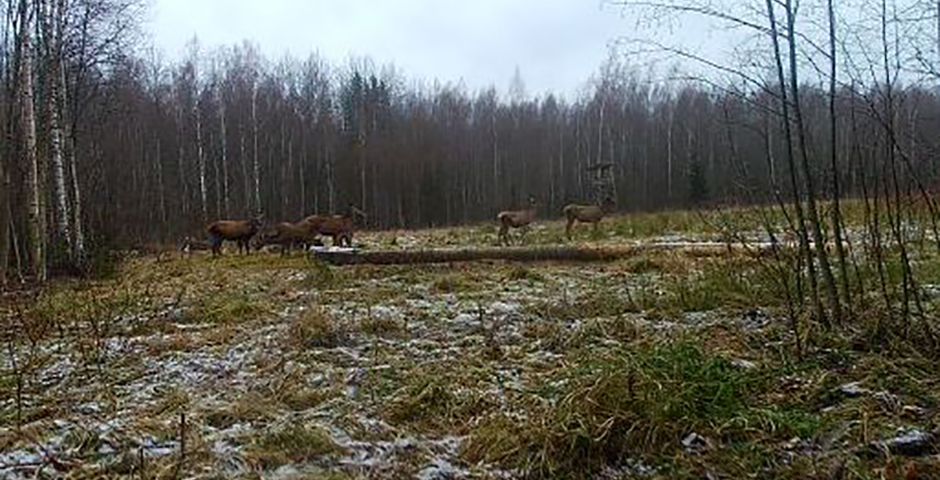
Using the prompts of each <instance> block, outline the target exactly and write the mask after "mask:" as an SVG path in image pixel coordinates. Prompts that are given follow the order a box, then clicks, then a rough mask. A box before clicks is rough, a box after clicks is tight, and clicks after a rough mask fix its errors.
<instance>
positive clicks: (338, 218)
mask: <svg viewBox="0 0 940 480" xmlns="http://www.w3.org/2000/svg"><path fill="white" fill-rule="evenodd" d="M365 219H366V214H365V212H363V211H362V210H359V209H358V208H356V207H355V206H353V205H350V206H349V212H348V213H347V214H345V215H310V216H309V217H307V218H305V219H303V221H302V223H304V224H306V228H307V229H308V230H309V231H310V232H311V233H312V234H320V235H327V236H329V237H331V238H332V239H333V246H339V247H341V246H343V243H345V244H346V246H347V247H352V237H353V231H354V230H355V228H356V224H357V223H360V224H361V223H363V222H365Z"/></svg>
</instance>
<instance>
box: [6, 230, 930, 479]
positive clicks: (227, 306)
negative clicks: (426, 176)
mask: <svg viewBox="0 0 940 480" xmlns="http://www.w3.org/2000/svg"><path fill="white" fill-rule="evenodd" d="M731 215H732V216H734V214H733V213H732V214H731ZM703 220H704V219H703V218H700V216H699V215H698V214H693V213H681V212H680V213H675V212H674V213H663V214H656V215H635V216H624V217H618V218H616V219H613V220H611V221H605V223H604V224H602V225H603V227H602V229H601V232H600V233H599V234H598V235H593V234H591V233H590V228H589V227H586V226H579V227H578V228H577V238H576V239H575V241H574V243H576V244H584V245H592V246H607V245H637V244H644V243H649V242H656V241H684V242H693V243H694V242H701V241H722V240H726V239H727V238H728V237H727V236H726V235H723V234H722V233H721V232H722V230H721V228H719V227H714V226H711V227H709V226H708V225H720V224H721V218H717V217H716V218H713V220H714V223H708V222H704V221H703ZM749 227H751V231H756V227H755V225H749ZM745 230H746V229H745ZM563 236H564V228H563V225H562V224H560V223H557V222H548V223H540V224H538V225H537V226H536V227H535V228H534V229H533V231H532V232H530V233H529V235H528V239H527V243H528V244H531V245H546V244H556V243H563V242H564V241H563ZM748 237H749V238H752V239H755V240H760V239H761V238H762V236H761V235H760V234H758V233H753V234H750V235H748ZM495 238H496V227H495V225H485V226H476V227H462V228H452V229H436V230H425V231H413V232H374V233H369V232H366V233H362V234H360V235H358V236H357V242H362V243H363V244H365V245H367V246H368V247H369V248H372V249H418V248H427V247H438V248H440V247H448V246H449V247H455V248H464V247H468V246H470V247H472V246H486V247H489V246H491V244H492V243H493V242H494V241H495ZM919 261H920V262H921V263H920V264H919V265H923V266H924V267H923V269H924V271H923V272H921V273H922V275H923V276H922V277H921V280H922V285H921V288H922V289H923V290H924V292H925V294H924V295H925V298H926V299H927V300H928V302H927V304H928V306H927V308H929V309H931V311H933V309H934V308H935V307H934V303H933V302H934V300H935V299H938V296H940V288H936V287H934V286H932V285H937V284H940V268H937V267H932V270H930V269H928V268H927V265H929V264H936V263H938V262H937V261H936V258H935V257H928V256H927V254H923V255H922V256H921V257H920V260H919ZM934 272H935V273H934ZM778 273H779V272H776V273H775V271H774V270H773V269H772V268H768V267H767V266H766V265H765V264H764V263H762V261H761V260H759V259H756V258H753V257H751V256H748V255H747V254H746V253H743V252H736V253H728V254H725V255H718V256H716V255H708V256H703V255H696V254H694V252H688V251H682V250H679V251H663V252H648V253H644V254H642V255H638V256H636V257H632V258H625V259H621V260H617V261H613V262H595V263H561V262H541V263H526V264H521V263H514V262H504V261H482V262H468V263H454V264H437V265H412V266H394V265H391V266H371V265H354V266H344V267H335V266H328V265H326V264H323V263H321V262H317V261H313V260H311V259H309V258H307V257H305V256H303V255H299V254H296V255H294V256H290V257H285V258H282V257H281V256H280V255H277V254H271V253H262V254H252V255H251V256H248V257H245V256H239V255H235V254H231V253H229V254H227V255H226V256H225V257H223V258H221V259H212V258H211V257H210V256H209V255H208V254H204V253H201V254H194V255H191V256H181V255H179V254H178V253H166V254H163V255H160V256H156V255H133V254H128V255H127V256H126V258H125V259H124V260H123V261H122V262H121V263H120V265H119V267H118V269H117V271H116V273H115V274H114V275H113V276H112V277H111V278H107V279H99V280H93V281H76V280H60V281H55V282H53V283H52V284H51V285H50V286H49V287H48V288H46V289H44V290H42V291H41V292H14V293H10V294H7V295H6V296H5V298H4V299H3V300H2V302H0V313H2V314H3V315H4V318H6V319H7V320H6V323H5V326H6V329H7V333H8V335H7V337H8V338H9V341H8V342H6V343H7V344H6V345H4V350H5V352H4V355H3V356H2V360H0V367H2V376H0V477H3V478H34V477H39V478H54V477H63V476H67V477H71V478H91V477H118V476H123V475H131V474H132V475H134V476H136V477H138V478H177V477H186V478H234V477H256V478H262V477H263V478H424V479H434V478H516V477H520V476H532V477H558V478H570V477H600V478H610V479H613V478H690V479H691V478H697V479H700V478H859V479H862V478H905V475H907V477H906V478H937V476H938V475H940V460H938V457H937V456H936V455H935V453H936V452H935V451H934V446H935V445H934V444H933V439H934V437H935V435H936V432H937V431H938V430H937V429H938V426H940V415H938V409H937V408H938V405H940V372H938V371H937V369H936V365H937V364H936V360H935V359H934V358H929V357H928V356H925V355H922V354H920V353H918V350H916V349H914V348H912V347H911V346H909V345H908V344H906V343H904V342H901V341H892V340H887V339H882V338H881V337H878V336H877V335H874V334H872V332H877V330H874V329H873V328H869V327H868V326H867V325H869V324H871V323H877V322H878V318H879V317H878V312H877V311H876V309H873V308H872V309H868V308H866V309H862V308H860V309H859V310H858V311H856V312H853V315H854V317H853V319H855V321H856V323H855V324H853V325H855V326H853V327H851V328H845V329H844V330H838V331H825V330H823V329H821V327H819V326H817V325H815V324H813V323H812V322H810V321H809V320H808V314H807V313H806V312H802V311H801V312H800V313H799V315H800V318H801V322H802V323H801V336H802V337H804V338H803V345H802V346H803V352H802V354H801V355H798V354H797V350H796V341H795V338H794V335H793V331H792V328H791V324H790V323H789V320H788V317H787V315H786V310H787V309H786V304H785V302H784V300H783V299H784V298H785V295H784V293H783V291H782V289H783V288H784V287H782V286H781V284H782V283H781V281H780V278H779V275H778ZM931 276H934V277H937V278H933V281H934V283H933V284H928V283H927V282H926V280H930V279H931V278H932V277H931ZM938 301H940V300H938ZM859 304H860V305H867V303H866V302H865V301H864V299H861V300H859ZM14 359H15V363H14V362H13V360H14ZM911 475H914V476H913V477H912V476H911ZM918 475H919V476H918Z"/></svg>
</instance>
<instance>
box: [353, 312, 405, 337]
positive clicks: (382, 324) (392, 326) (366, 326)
mask: <svg viewBox="0 0 940 480" xmlns="http://www.w3.org/2000/svg"><path fill="white" fill-rule="evenodd" d="M359 329H360V330H361V331H362V332H363V333H367V334H370V335H375V336H379V337H392V338H400V337H404V336H405V335H406V334H407V333H408V328H407V325H406V324H405V320H404V319H401V320H399V319H396V318H394V317H392V316H391V315H369V316H368V317H366V318H364V319H363V320H362V321H360V322H359Z"/></svg>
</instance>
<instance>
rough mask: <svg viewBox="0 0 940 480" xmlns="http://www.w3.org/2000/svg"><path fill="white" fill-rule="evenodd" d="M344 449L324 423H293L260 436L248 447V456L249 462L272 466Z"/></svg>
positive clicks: (268, 467)
mask: <svg viewBox="0 0 940 480" xmlns="http://www.w3.org/2000/svg"><path fill="white" fill-rule="evenodd" d="M343 450H344V449H343V448H342V447H340V446H339V445H337V444H336V442H334V441H333V438H332V437H330V434H329V433H328V432H327V431H326V429H324V428H323V427H319V426H305V425H298V424H292V425H288V426H285V427H281V428H279V429H277V430H274V431H271V432H267V433H265V434H264V435H262V436H260V438H258V439H257V440H256V441H255V442H254V443H253V444H251V445H250V446H249V447H248V448H247V449H246V454H245V456H246V458H247V459H248V461H249V463H251V464H254V465H256V466H258V467H260V468H261V469H264V470H270V469H274V468H277V467H280V466H282V465H286V464H288V463H307V462H310V461H312V460H314V459H316V458H317V457H322V456H327V455H337V454H341V453H342V452H343Z"/></svg>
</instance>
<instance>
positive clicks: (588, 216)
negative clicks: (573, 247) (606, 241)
mask: <svg viewBox="0 0 940 480" xmlns="http://www.w3.org/2000/svg"><path fill="white" fill-rule="evenodd" d="M562 212H564V214H565V217H567V218H568V224H567V225H565V235H566V236H567V237H568V240H571V229H572V228H573V227H574V225H575V223H577V222H581V223H593V224H594V231H595V232H597V227H598V225H600V223H601V219H602V218H604V215H605V214H606V213H607V212H606V210H605V209H604V207H602V206H601V205H577V204H574V203H572V204H570V205H567V206H565V208H564V209H563V210H562Z"/></svg>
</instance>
